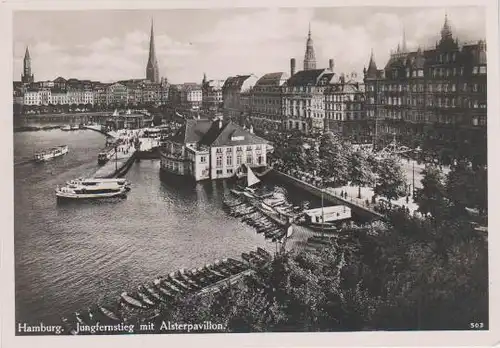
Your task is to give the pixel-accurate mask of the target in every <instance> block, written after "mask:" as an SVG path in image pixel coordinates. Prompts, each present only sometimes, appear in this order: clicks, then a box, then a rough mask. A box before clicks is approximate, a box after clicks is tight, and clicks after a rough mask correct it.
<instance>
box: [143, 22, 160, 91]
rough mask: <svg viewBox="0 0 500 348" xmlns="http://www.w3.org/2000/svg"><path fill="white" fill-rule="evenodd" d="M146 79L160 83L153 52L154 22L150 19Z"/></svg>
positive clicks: (156, 61)
mask: <svg viewBox="0 0 500 348" xmlns="http://www.w3.org/2000/svg"><path fill="white" fill-rule="evenodd" d="M146 80H149V81H151V82H154V83H160V73H159V71H158V60H157V59H156V52H155V37H154V23H153V19H151V34H150V38H149V57H148V64H147V66H146Z"/></svg>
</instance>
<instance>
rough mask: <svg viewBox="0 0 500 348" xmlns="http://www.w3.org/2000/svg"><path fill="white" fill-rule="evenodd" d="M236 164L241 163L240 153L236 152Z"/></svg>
mask: <svg viewBox="0 0 500 348" xmlns="http://www.w3.org/2000/svg"><path fill="white" fill-rule="evenodd" d="M236 165H238V166H239V165H241V153H238V154H237V155H236Z"/></svg>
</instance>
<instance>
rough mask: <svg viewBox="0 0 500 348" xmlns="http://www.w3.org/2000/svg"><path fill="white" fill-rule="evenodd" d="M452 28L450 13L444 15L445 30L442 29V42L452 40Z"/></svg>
mask: <svg viewBox="0 0 500 348" xmlns="http://www.w3.org/2000/svg"><path fill="white" fill-rule="evenodd" d="M452 36H453V34H452V32H451V26H450V23H449V22H448V13H445V15H444V24H443V29H441V40H446V39H452Z"/></svg>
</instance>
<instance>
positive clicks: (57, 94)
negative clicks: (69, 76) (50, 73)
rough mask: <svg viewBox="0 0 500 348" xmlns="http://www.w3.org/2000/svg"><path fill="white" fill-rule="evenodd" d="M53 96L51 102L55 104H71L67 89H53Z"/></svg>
mask: <svg viewBox="0 0 500 348" xmlns="http://www.w3.org/2000/svg"><path fill="white" fill-rule="evenodd" d="M51 98H52V101H51V103H52V104H53V105H68V104H69V101H68V93H66V91H61V90H56V89H53V90H52V91H51Z"/></svg>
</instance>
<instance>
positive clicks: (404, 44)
mask: <svg viewBox="0 0 500 348" xmlns="http://www.w3.org/2000/svg"><path fill="white" fill-rule="evenodd" d="M403 52H404V53H406V52H408V47H407V46H406V29H405V28H404V27H403Z"/></svg>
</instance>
